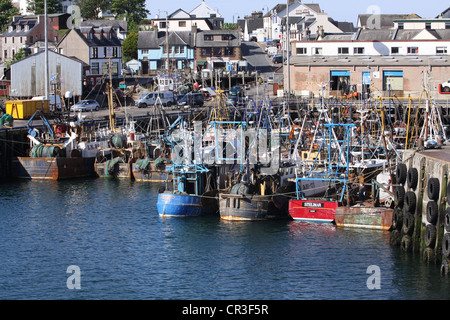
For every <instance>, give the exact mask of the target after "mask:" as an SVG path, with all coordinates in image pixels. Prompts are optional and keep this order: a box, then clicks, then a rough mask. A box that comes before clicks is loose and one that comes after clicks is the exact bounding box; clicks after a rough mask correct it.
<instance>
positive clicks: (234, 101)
mask: <svg viewBox="0 0 450 320" xmlns="http://www.w3.org/2000/svg"><path fill="white" fill-rule="evenodd" d="M244 104H245V100H244V98H242V97H240V96H231V95H230V96H228V98H227V106H235V107H236V106H240V105H244Z"/></svg>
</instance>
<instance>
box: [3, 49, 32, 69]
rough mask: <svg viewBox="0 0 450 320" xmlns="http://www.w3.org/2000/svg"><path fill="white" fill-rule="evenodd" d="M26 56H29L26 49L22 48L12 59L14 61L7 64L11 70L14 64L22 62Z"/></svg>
mask: <svg viewBox="0 0 450 320" xmlns="http://www.w3.org/2000/svg"><path fill="white" fill-rule="evenodd" d="M26 56H27V55H26V54H25V49H24V48H20V49H19V50H17V52H16V54H14V57H13V58H12V60H10V61H8V62H7V63H6V66H7V67H8V68H9V67H10V66H11V64H13V63H14V62H17V61H19V60H22V59H23V58H25V57H26Z"/></svg>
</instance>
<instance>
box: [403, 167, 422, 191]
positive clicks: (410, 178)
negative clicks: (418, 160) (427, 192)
mask: <svg viewBox="0 0 450 320" xmlns="http://www.w3.org/2000/svg"><path fill="white" fill-rule="evenodd" d="M406 179H407V182H408V187H410V188H411V189H413V190H416V188H417V184H418V183H419V171H418V170H417V169H416V168H409V170H408V174H407V177H406Z"/></svg>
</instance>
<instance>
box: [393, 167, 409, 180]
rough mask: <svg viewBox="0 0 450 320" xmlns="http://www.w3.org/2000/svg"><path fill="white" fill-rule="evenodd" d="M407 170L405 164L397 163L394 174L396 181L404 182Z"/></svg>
mask: <svg viewBox="0 0 450 320" xmlns="http://www.w3.org/2000/svg"><path fill="white" fill-rule="evenodd" d="M407 172H408V169H407V168H406V164H404V163H399V164H398V165H397V169H396V171H395V175H396V176H397V183H399V184H405V181H406V175H407Z"/></svg>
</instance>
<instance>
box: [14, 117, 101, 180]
mask: <svg viewBox="0 0 450 320" xmlns="http://www.w3.org/2000/svg"><path fill="white" fill-rule="evenodd" d="M37 116H40V117H41V120H42V122H43V124H44V128H46V130H42V132H41V131H40V129H38V128H37V127H35V126H33V125H32V122H33V120H34V118H35V117H37ZM27 127H28V138H29V140H30V149H29V155H28V156H26V157H16V158H15V159H13V160H12V169H13V177H15V178H18V179H42V180H63V179H75V178H86V177H92V176H94V174H95V171H94V161H95V158H94V157H90V156H89V155H85V154H83V152H82V149H81V147H80V145H79V143H78V142H77V140H78V137H79V135H80V134H81V133H82V127H80V126H74V125H72V126H71V125H70V124H66V123H59V124H56V125H54V126H51V125H50V123H49V122H48V120H47V119H46V117H45V115H44V114H43V113H42V112H41V111H40V110H37V111H36V112H35V113H34V114H33V116H32V117H31V118H30V119H29V120H28V122H27Z"/></svg>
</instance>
